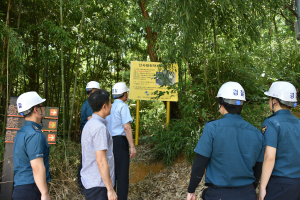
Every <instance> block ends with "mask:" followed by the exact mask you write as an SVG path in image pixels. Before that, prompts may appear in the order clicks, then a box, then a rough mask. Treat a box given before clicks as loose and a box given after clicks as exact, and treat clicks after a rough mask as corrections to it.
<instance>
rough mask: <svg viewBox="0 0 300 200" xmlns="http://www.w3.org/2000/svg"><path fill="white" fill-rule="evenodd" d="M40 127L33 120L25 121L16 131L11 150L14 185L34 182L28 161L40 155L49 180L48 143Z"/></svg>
mask: <svg viewBox="0 0 300 200" xmlns="http://www.w3.org/2000/svg"><path fill="white" fill-rule="evenodd" d="M41 128H42V126H41V125H39V124H37V123H35V122H32V121H25V125H24V126H23V127H22V128H21V129H20V130H18V132H17V135H16V137H15V140H14V152H13V160H14V174H15V176H14V182H15V185H14V186H17V185H26V184H32V183H35V181H34V178H33V172H32V167H31V164H30V161H31V160H34V159H36V158H40V157H42V158H43V160H44V165H45V168H46V181H47V183H48V182H49V181H50V172H49V144H48V142H47V140H46V137H45V135H44V134H43V133H42V132H41Z"/></svg>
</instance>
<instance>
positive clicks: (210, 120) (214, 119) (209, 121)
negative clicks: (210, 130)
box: [205, 119, 216, 124]
mask: <svg viewBox="0 0 300 200" xmlns="http://www.w3.org/2000/svg"><path fill="white" fill-rule="evenodd" d="M213 121H216V119H213V120H210V121H208V122H206V123H205V124H207V123H209V122H213Z"/></svg>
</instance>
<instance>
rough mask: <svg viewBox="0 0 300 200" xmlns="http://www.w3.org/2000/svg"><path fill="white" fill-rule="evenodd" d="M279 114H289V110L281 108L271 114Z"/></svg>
mask: <svg viewBox="0 0 300 200" xmlns="http://www.w3.org/2000/svg"><path fill="white" fill-rule="evenodd" d="M279 114H291V111H290V110H286V109H281V110H278V111H277V112H275V113H274V114H273V115H279Z"/></svg>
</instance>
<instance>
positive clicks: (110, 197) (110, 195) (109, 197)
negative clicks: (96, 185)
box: [107, 189, 118, 200]
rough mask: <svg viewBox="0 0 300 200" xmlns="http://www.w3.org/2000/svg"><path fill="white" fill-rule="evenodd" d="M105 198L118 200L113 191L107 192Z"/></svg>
mask: <svg viewBox="0 0 300 200" xmlns="http://www.w3.org/2000/svg"><path fill="white" fill-rule="evenodd" d="M107 198H108V200H117V199H118V196H117V194H116V192H115V190H114V189H112V190H107Z"/></svg>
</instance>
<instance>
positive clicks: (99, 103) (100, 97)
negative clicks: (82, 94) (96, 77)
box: [88, 89, 110, 112]
mask: <svg viewBox="0 0 300 200" xmlns="http://www.w3.org/2000/svg"><path fill="white" fill-rule="evenodd" d="M109 96H110V94H109V93H108V92H107V91H106V90H103V89H100V90H97V91H95V92H93V93H92V94H91V95H90V96H89V97H88V102H89V104H90V106H91V108H92V110H93V112H99V111H100V110H101V109H102V107H103V105H104V104H107V105H108V104H109Z"/></svg>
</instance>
